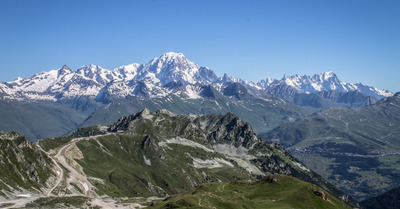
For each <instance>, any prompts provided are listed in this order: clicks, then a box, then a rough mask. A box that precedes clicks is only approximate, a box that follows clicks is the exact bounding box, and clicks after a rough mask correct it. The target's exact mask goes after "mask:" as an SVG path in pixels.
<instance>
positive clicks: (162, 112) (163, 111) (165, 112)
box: [156, 109, 176, 117]
mask: <svg viewBox="0 0 400 209" xmlns="http://www.w3.org/2000/svg"><path fill="white" fill-rule="evenodd" d="M156 113H157V114H158V115H159V114H160V113H161V114H166V115H169V116H171V117H174V116H176V114H175V113H173V112H171V111H169V110H167V109H159V110H157V112H156Z"/></svg>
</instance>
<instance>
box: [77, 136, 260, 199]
mask: <svg viewBox="0 0 400 209" xmlns="http://www.w3.org/2000/svg"><path fill="white" fill-rule="evenodd" d="M97 140H98V142H100V144H101V146H100V145H99V143H98V142H97ZM157 143H158V140H157V141H156V140H155V139H148V138H146V136H133V135H117V136H114V135H109V136H104V137H101V138H98V139H91V140H83V141H80V142H79V143H78V144H77V145H78V147H79V149H80V150H81V151H82V153H83V154H84V159H81V160H78V162H79V163H80V164H81V166H82V167H83V168H84V171H85V173H86V174H87V175H89V176H91V177H94V178H98V179H103V180H104V181H103V182H99V181H93V182H92V184H93V185H94V186H95V187H97V189H98V191H97V192H98V193H99V194H107V195H109V196H112V197H121V196H125V197H135V196H144V197H148V196H154V195H157V196H164V195H165V192H167V193H169V194H171V193H172V194H176V193H180V192H184V191H188V190H190V189H191V188H193V187H194V186H196V185H199V184H202V183H205V182H208V181H217V179H219V180H221V181H231V180H234V179H249V178H250V179H251V178H252V177H251V176H250V175H249V174H248V173H247V172H245V171H244V170H242V169H240V168H237V169H233V168H231V167H227V166H226V167H222V168H218V169H206V168H204V169H199V170H197V169H195V168H194V167H193V166H191V164H192V161H193V160H192V158H191V157H190V156H192V157H198V158H203V159H209V158H213V157H222V156H220V155H219V154H217V153H206V152H205V151H204V150H202V149H199V148H193V147H188V146H182V145H175V144H169V145H168V146H169V147H170V148H171V149H163V148H160V147H159V146H158V145H157ZM146 144H148V145H146ZM146 146H147V147H146ZM185 153H190V154H185ZM145 158H146V159H147V160H149V161H150V162H151V165H148V164H146V163H145ZM99 165H101V166H99ZM233 176H235V178H233ZM253 178H254V177H253ZM149 182H150V183H151V184H152V185H158V186H159V187H160V188H162V189H158V188H156V187H154V189H153V190H152V189H151V186H150V185H149ZM163 190H164V191H165V192H164V191H163Z"/></svg>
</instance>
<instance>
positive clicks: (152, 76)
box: [0, 52, 392, 101]
mask: <svg viewBox="0 0 400 209" xmlns="http://www.w3.org/2000/svg"><path fill="white" fill-rule="evenodd" d="M227 83H240V84H242V85H243V86H245V87H246V88H250V89H254V90H263V91H267V92H278V91H282V90H278V89H286V90H285V91H286V92H288V91H289V90H287V88H291V90H290V91H295V92H296V93H306V94H310V93H317V92H322V91H335V92H337V93H346V92H352V91H359V92H361V93H363V94H364V95H366V96H372V97H374V98H376V99H381V98H383V97H386V96H390V95H392V94H391V93H390V92H388V91H384V90H379V89H376V88H374V87H370V86H366V85H364V84H361V83H357V84H352V83H344V82H341V81H340V80H339V79H338V78H337V76H336V74H334V73H333V72H326V73H322V74H316V75H314V76H306V75H304V76H298V75H295V76H286V75H285V76H284V77H283V78H282V79H281V80H275V79H271V78H267V79H264V80H261V81H259V82H257V83H253V82H249V81H246V80H242V79H239V78H235V77H231V76H228V75H226V74H225V75H224V76H223V77H218V76H217V75H216V74H215V73H214V72H213V71H212V70H211V69H209V68H207V67H200V66H199V65H197V64H195V63H193V62H191V61H189V60H188V59H187V58H186V57H185V56H184V55H183V54H182V53H174V52H169V53H165V54H163V55H162V56H160V57H158V58H154V59H152V60H151V61H150V62H148V63H147V64H137V63H134V64H130V65H125V66H121V67H118V68H116V69H114V70H111V71H110V70H107V69H104V68H102V67H100V66H98V65H86V66H83V67H81V68H79V69H77V70H76V71H72V70H71V69H70V68H69V67H68V66H66V65H64V66H63V67H61V68H60V69H57V70H51V71H48V72H42V73H39V74H36V75H34V76H32V77H31V78H27V79H25V78H17V79H16V80H15V81H10V82H4V83H1V84H0V94H1V96H2V98H3V99H16V100H25V99H29V100H48V101H58V100H62V99H70V98H74V97H79V96H89V97H92V98H96V100H97V101H102V99H107V98H125V97H127V96H142V97H152V98H154V97H158V98H160V97H165V96H167V95H169V94H171V93H178V92H179V93H180V95H182V96H184V97H186V98H193V99H197V98H201V97H202V95H201V91H200V89H199V88H195V87H196V86H205V85H211V86H213V87H214V88H215V89H217V90H219V91H222V89H223V87H224V86H225V85H226V84H227ZM288 93H289V92H288Z"/></svg>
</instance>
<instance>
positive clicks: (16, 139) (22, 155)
mask: <svg viewBox="0 0 400 209" xmlns="http://www.w3.org/2000/svg"><path fill="white" fill-rule="evenodd" d="M54 166H55V165H54V164H53V162H52V161H51V159H50V158H49V157H48V156H47V155H46V154H45V153H44V152H42V151H41V150H40V149H39V148H38V147H37V146H36V145H35V144H33V143H31V142H29V141H28V140H27V139H26V138H25V137H22V136H20V135H19V134H18V133H15V132H13V133H4V132H0V170H1V172H0V180H1V181H0V198H6V199H9V198H14V197H15V196H16V195H19V194H21V193H26V192H34V193H38V192H45V191H47V189H48V188H49V187H50V186H51V184H52V183H54V182H52V179H53V178H54V177H55V176H56V174H55V173H54V171H53V167H54Z"/></svg>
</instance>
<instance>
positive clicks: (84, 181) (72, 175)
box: [0, 133, 144, 208]
mask: <svg viewBox="0 0 400 209" xmlns="http://www.w3.org/2000/svg"><path fill="white" fill-rule="evenodd" d="M111 134H114V133H107V134H103V135H96V136H90V137H81V138H74V139H72V140H71V141H70V142H68V143H67V144H65V145H64V146H62V147H61V148H60V149H59V150H58V152H57V154H55V155H54V156H51V155H50V153H49V152H45V151H44V150H43V149H42V148H40V149H41V150H42V151H43V152H45V153H47V154H48V156H49V157H50V158H51V160H52V161H53V163H54V164H55V166H56V167H57V168H56V173H57V181H56V183H55V185H54V186H53V187H51V188H50V189H49V190H48V191H47V192H46V193H45V194H44V195H40V194H32V193H27V194H20V195H16V198H15V199H12V200H2V201H1V202H0V206H1V205H3V206H5V204H8V205H7V206H5V207H1V208H22V207H24V206H25V205H26V204H28V203H30V202H33V201H35V200H37V199H39V198H43V197H57V195H55V194H52V193H53V191H54V190H55V189H56V188H57V187H59V186H60V184H61V182H62V181H63V180H66V182H67V187H68V186H70V187H71V183H74V184H75V185H76V186H78V187H79V188H80V189H81V191H82V192H83V194H81V193H74V194H68V195H63V197H67V196H71V197H74V196H81V195H84V196H86V197H88V198H90V199H91V204H92V206H99V207H101V208H142V207H144V206H142V205H141V204H138V203H131V204H127V205H121V204H119V203H117V202H116V201H115V200H114V199H112V198H109V197H101V196H99V195H98V194H97V193H96V192H95V191H94V187H93V185H92V184H91V183H90V181H89V180H88V178H87V176H86V175H85V174H81V173H80V171H78V170H77V169H76V168H74V167H73V166H72V165H70V164H69V163H68V160H70V159H71V158H70V157H69V156H66V152H67V151H68V150H69V149H71V148H72V147H73V146H76V143H77V142H79V141H81V140H89V139H95V138H98V137H102V136H107V135H111ZM39 147H40V146H39ZM59 164H61V165H62V166H63V167H64V168H65V169H66V171H67V173H68V175H69V176H68V177H66V174H65V173H64V170H63V169H62V168H61V166H60V165H59Z"/></svg>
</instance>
